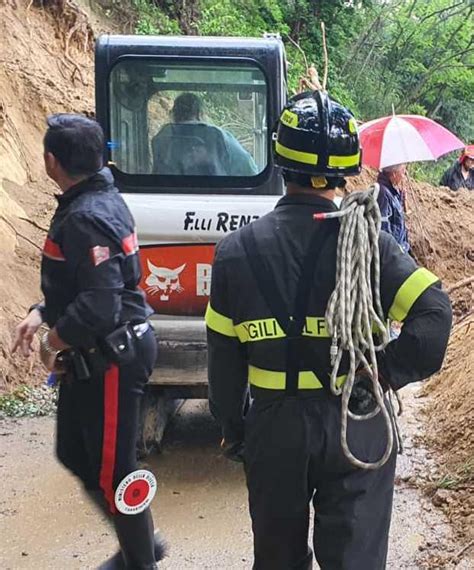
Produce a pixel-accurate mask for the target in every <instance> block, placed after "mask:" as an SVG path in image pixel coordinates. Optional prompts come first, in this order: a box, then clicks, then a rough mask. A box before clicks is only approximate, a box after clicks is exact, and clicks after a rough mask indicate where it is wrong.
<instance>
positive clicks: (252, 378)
mask: <svg viewBox="0 0 474 570" xmlns="http://www.w3.org/2000/svg"><path fill="white" fill-rule="evenodd" d="M345 379H346V376H345V375H343V376H338V378H337V385H338V386H342V384H344V381H345ZM285 381H286V373H285V372H275V371H273V370H265V369H264V368H257V367H256V366H252V365H249V382H250V384H252V386H257V387H258V388H266V389H267V390H284V389H285ZM322 387H323V385H322V384H321V382H320V380H319V379H318V378H317V376H316V375H315V374H314V372H311V371H310V370H303V371H302V372H300V373H299V375H298V388H299V389H300V390H317V389H320V388H322Z"/></svg>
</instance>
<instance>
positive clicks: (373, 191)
mask: <svg viewBox="0 0 474 570" xmlns="http://www.w3.org/2000/svg"><path fill="white" fill-rule="evenodd" d="M378 193H379V186H378V184H374V185H373V186H372V187H371V188H369V189H368V190H367V191H365V192H353V193H351V194H349V195H348V196H347V197H346V198H344V200H343V201H342V204H341V208H340V210H339V211H338V212H334V213H330V214H329V215H326V217H325V218H324V219H327V218H339V219H340V231H339V238H338V244H337V264H336V286H335V288H334V291H333V293H332V294H331V297H330V299H329V303H328V306H327V309H326V321H327V324H328V330H329V333H330V335H331V337H332V344H331V352H330V354H331V365H332V371H331V377H330V386H331V391H332V393H333V394H334V395H335V396H341V407H342V420H341V445H342V449H343V452H344V454H345V456H346V457H347V459H348V460H349V461H350V462H351V463H352V464H353V465H355V466H356V467H359V468H362V469H378V468H379V467H381V466H382V465H384V464H385V463H386V462H387V460H388V459H389V457H390V455H391V454H392V450H393V442H394V427H393V425H392V424H393V423H394V422H395V417H394V415H393V413H391V411H390V410H391V408H390V407H387V404H386V400H385V397H384V393H383V390H382V387H381V385H380V382H379V379H378V377H379V374H378V365H377V355H376V353H377V352H378V351H380V350H383V349H384V348H385V346H386V345H387V344H388V342H389V340H390V332H389V327H388V324H387V323H386V322H385V317H384V312H383V309H382V302H381V296H380V251H379V234H380V227H381V215H380V209H379V206H378V204H377V196H378ZM374 332H376V333H377V335H378V336H379V337H380V343H379V344H378V345H376V344H375V340H374ZM344 354H347V355H348V357H349V371H348V373H347V377H346V381H345V383H344V385H343V386H341V387H338V386H337V377H338V372H339V366H340V363H341V360H342V357H343V355H344ZM360 368H364V369H365V370H366V371H367V373H368V375H369V376H370V378H371V380H372V390H373V395H374V397H375V400H376V402H377V408H376V409H375V410H374V411H373V412H371V413H369V414H366V415H364V416H358V415H355V414H353V413H352V412H350V410H349V400H350V397H351V395H352V389H353V387H354V383H355V379H356V373H357V371H358V370H359V369H360ZM379 413H381V414H382V416H383V418H384V421H385V426H386V431H387V445H386V448H385V452H384V453H383V455H382V457H381V458H380V459H379V460H377V461H375V462H373V463H371V462H365V461H361V460H360V459H358V458H357V457H355V456H354V455H353V453H352V452H351V450H350V449H349V445H348V442H347V425H348V420H349V418H350V419H352V420H355V421H363V420H368V419H371V418H373V417H375V416H376V415H377V414H379ZM395 429H397V428H395Z"/></svg>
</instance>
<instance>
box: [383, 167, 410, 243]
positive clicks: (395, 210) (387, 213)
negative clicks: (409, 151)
mask: <svg viewBox="0 0 474 570" xmlns="http://www.w3.org/2000/svg"><path fill="white" fill-rule="evenodd" d="M405 173H406V164H395V165H394V166H387V167H385V168H383V169H382V170H381V171H380V173H379V175H378V177H377V182H378V184H379V187H380V190H379V195H378V198H377V201H378V204H379V207H380V213H381V215H382V230H384V231H386V232H387V233H389V234H390V235H391V236H393V238H394V239H395V241H396V242H397V243H398V245H399V246H400V248H401V249H402V251H403V253H408V252H409V250H410V244H409V242H408V230H407V228H406V224H405V194H404V193H403V190H402V189H401V183H402V180H403V177H404V176H405Z"/></svg>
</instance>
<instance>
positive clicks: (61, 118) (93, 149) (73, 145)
mask: <svg viewBox="0 0 474 570" xmlns="http://www.w3.org/2000/svg"><path fill="white" fill-rule="evenodd" d="M46 123H47V125H48V130H47V131H46V134H45V136H44V150H45V151H46V152H50V153H51V154H53V155H54V156H55V157H56V158H57V160H58V161H59V163H60V164H61V166H62V167H63V168H64V170H65V171H66V172H67V174H69V176H72V177H75V176H87V175H92V174H95V173H96V172H98V171H99V170H100V169H101V168H102V166H103V153H104V132H103V131H102V127H101V126H100V125H99V123H97V121H94V120H93V119H89V118H87V117H85V116H83V115H72V114H68V113H58V114H56V115H50V116H49V117H48V118H47V120H46Z"/></svg>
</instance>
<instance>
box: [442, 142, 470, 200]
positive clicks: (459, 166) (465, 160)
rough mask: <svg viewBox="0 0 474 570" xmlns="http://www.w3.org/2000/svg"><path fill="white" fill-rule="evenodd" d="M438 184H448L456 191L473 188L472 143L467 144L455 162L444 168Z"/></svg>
mask: <svg viewBox="0 0 474 570" xmlns="http://www.w3.org/2000/svg"><path fill="white" fill-rule="evenodd" d="M439 184H440V186H448V187H449V188H450V189H451V190H454V191H457V190H459V189H460V188H465V189H467V190H474V145H473V144H471V145H469V146H467V147H466V148H465V149H464V150H463V151H462V153H461V156H460V157H459V158H458V160H456V162H455V163H454V164H453V165H452V166H451V167H450V168H448V169H447V170H446V172H445V173H444V174H443V176H442V178H441V180H440V183H439Z"/></svg>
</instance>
